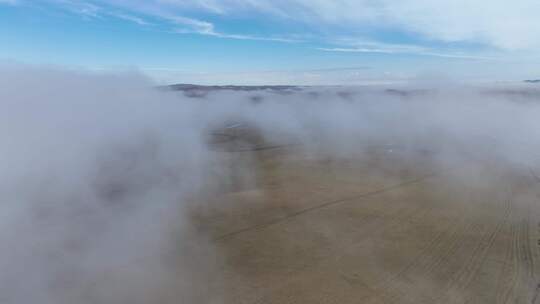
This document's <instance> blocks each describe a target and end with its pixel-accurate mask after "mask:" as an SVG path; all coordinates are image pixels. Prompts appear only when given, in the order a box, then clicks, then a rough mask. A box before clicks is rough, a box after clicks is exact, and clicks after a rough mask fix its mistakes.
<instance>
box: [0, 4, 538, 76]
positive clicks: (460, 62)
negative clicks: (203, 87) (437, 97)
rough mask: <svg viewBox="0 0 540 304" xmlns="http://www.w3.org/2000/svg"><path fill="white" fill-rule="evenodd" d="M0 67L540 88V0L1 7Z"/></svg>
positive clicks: (12, 5)
mask: <svg viewBox="0 0 540 304" xmlns="http://www.w3.org/2000/svg"><path fill="white" fill-rule="evenodd" d="M0 61H2V62H15V63H25V64H37V65H52V66H61V67H69V68H84V69H88V70H93V71H94V70H95V71H111V70H129V71H131V70H134V71H138V72H141V73H144V74H146V75H149V76H150V77H151V78H152V79H154V80H155V81H156V82H159V83H179V82H187V83H200V84H326V85H333V84H338V85H339V84H373V83H388V82H399V81H404V80H407V81H408V80H410V79H421V80H422V79H431V78H434V77H447V78H450V79H454V80H463V81H521V80H523V79H536V78H540V1H538V0H515V1H511V2H510V1H507V0H468V1H466V0H431V1H427V0H399V1H397V0H288V1H285V0H146V1H143V0H107V1H105V0H0Z"/></svg>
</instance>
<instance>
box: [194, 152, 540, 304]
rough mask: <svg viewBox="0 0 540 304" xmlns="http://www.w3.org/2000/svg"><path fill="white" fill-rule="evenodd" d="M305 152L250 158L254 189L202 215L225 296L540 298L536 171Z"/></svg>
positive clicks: (233, 299) (283, 299) (425, 155)
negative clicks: (216, 254)
mask: <svg viewBox="0 0 540 304" xmlns="http://www.w3.org/2000/svg"><path fill="white" fill-rule="evenodd" d="M300 150H301V149H297V148H296V147H294V146H293V147H285V148H283V149H276V150H261V151H256V152H254V154H251V153H250V157H251V158H253V155H255V159H256V161H257V162H258V169H257V174H256V180H257V182H256V186H253V187H250V188H247V189H237V190H235V191H232V192H228V193H224V194H222V195H218V196H216V197H215V199H212V201H211V202H209V203H210V204H209V205H210V206H214V207H213V208H212V209H211V210H205V211H204V212H201V213H200V214H198V215H197V216H196V223H197V225H198V227H199V229H200V230H201V231H203V232H204V233H205V234H207V235H208V236H209V238H211V239H212V240H213V242H214V243H215V244H216V246H217V247H218V250H219V252H220V254H221V255H222V256H223V261H221V262H220V263H221V264H220V270H219V275H218V276H219V278H220V279H219V280H220V284H221V285H222V288H221V289H220V290H221V291H220V293H222V295H220V298H221V299H224V302H225V303H285V304H286V303H339V304H347V303H411V304H413V303H414V304H418V303H540V295H539V293H540V285H539V283H540V278H539V277H538V275H539V270H540V269H539V266H540V240H539V239H540V202H539V201H540V199H539V193H540V191H539V190H540V184H539V182H538V180H537V177H535V175H536V174H535V170H534V169H532V168H528V167H522V166H518V165H515V166H511V165H502V164H501V163H498V162H497V161H493V160H492V161H488V160H486V161H482V160H480V161H479V160H471V161H470V162H468V161H464V162H463V163H460V162H454V163H452V164H451V165H448V166H445V165H434V160H433V155H432V154H430V153H429V152H426V151H416V152H414V151H413V152H412V153H411V152H410V151H409V152H407V153H406V155H405V153H401V152H400V150H399V149H397V150H396V149H388V148H384V147H380V148H374V149H372V150H371V151H369V152H368V153H367V154H365V155H364V156H362V157H358V158H351V159H317V158H312V157H308V156H306V155H304V154H303V153H302V152H301V151H300ZM234 153H245V152H234ZM248 153H249V152H248ZM236 155H238V154H236ZM235 157H238V156H235ZM240 157H241V156H240Z"/></svg>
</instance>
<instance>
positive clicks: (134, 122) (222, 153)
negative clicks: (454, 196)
mask: <svg viewBox="0 0 540 304" xmlns="http://www.w3.org/2000/svg"><path fill="white" fill-rule="evenodd" d="M0 83H1V87H0V103H1V107H2V110H1V111H0V140H1V143H2V149H1V151H0V199H1V200H0V201H1V202H0V226H1V227H0V244H1V247H0V248H1V250H0V303H6V304H14V303H17V304H20V303H44V304H62V303H81V304H84V303H132V304H137V303H219V302H220V299H219V297H214V295H216V294H218V293H217V292H213V291H214V290H215V289H219V270H218V269H217V267H216V266H215V265H216V264H217V263H218V261H219V259H220V253H219V250H217V249H215V247H214V246H213V244H212V240H211V239H210V238H209V237H207V236H205V235H204V234H203V233H199V232H197V230H196V229H195V228H194V227H193V225H192V223H191V222H190V220H189V217H188V216H186V215H185V214H186V213H187V212H188V211H187V209H189V208H191V203H188V202H193V201H204V198H205V196H209V195H212V193H217V192H220V191H221V192H223V191H233V190H234V189H232V187H233V186H231V183H229V182H228V181H229V180H231V179H235V181H236V183H238V181H240V182H241V183H256V181H254V179H252V178H250V177H251V176H252V175H253V174H254V173H253V170H255V169H254V166H256V165H255V164H254V163H255V162H256V159H252V160H251V161H249V159H250V158H249V155H250V153H256V152H250V150H257V149H265V148H268V147H276V148H279V147H280V146H287V145H294V146H295V147H297V148H298V150H300V151H302V152H303V153H305V154H306V155H307V156H306V157H313V158H321V159H328V158H330V159H332V158H336V159H338V158H352V157H354V158H356V159H358V161H361V159H362V155H363V153H364V152H365V151H366V149H367V148H368V147H373V146H381V147H388V150H392V149H400V151H402V152H403V151H405V152H403V153H408V152H407V151H410V152H413V151H417V150H425V151H430V153H433V155H435V157H434V160H433V162H434V163H433V166H441V167H452V164H454V163H456V162H460V161H462V160H463V159H467V160H468V161H469V162H470V160H471V159H476V160H478V161H482V160H488V159H489V160H496V161H498V162H504V163H507V164H509V165H511V166H518V167H520V166H522V167H523V168H532V169H531V170H536V168H537V167H538V165H539V156H540V119H539V117H540V93H538V92H539V91H540V89H535V86H534V85H532V84H531V85H528V86H511V87H510V86H501V85H498V86H493V87H488V86H483V87H468V86H463V85H457V84H452V83H436V84H434V83H430V84H423V83H414V84H409V85H401V86H399V87H382V86H377V87H326V88H323V87H319V88H317V87H306V88H301V89H298V90H297V89H291V90H284V91H279V92H272V91H250V92H241V91H211V92H208V93H207V94H203V95H202V96H197V98H192V97H189V96H186V95H185V94H184V93H183V92H181V91H170V90H164V89H163V88H156V87H155V86H154V84H153V83H151V82H150V81H148V80H147V79H145V78H144V77H143V76H140V75H133V74H115V75H112V74H107V75H105V74H103V75H102V74H99V75H98V74H92V73H88V72H81V71H73V70H61V69H50V68H39V67H28V66H3V67H0ZM188 95H189V94H188ZM231 130H232V131H231ZM234 130H243V131H242V132H245V131H246V130H248V132H247V133H249V134H248V135H246V138H245V139H244V142H239V143H237V144H235V145H230V146H220V145H219V144H218V143H219V142H220V140H221V141H227V140H226V139H227V137H228V136H231V132H233V133H234V132H236V131H234ZM220 136H221V137H220ZM220 138H221V139H220ZM223 138H225V139H224V140H223ZM235 149H240V150H242V151H243V153H245V155H247V156H245V157H244V158H242V159H243V161H242V162H238V161H237V160H235V159H234V158H231V157H229V155H230V154H231V153H235ZM237 152H238V151H237ZM237 186H238V185H234V187H237ZM194 198H196V199H194Z"/></svg>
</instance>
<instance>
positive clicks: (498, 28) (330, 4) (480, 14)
mask: <svg viewBox="0 0 540 304" xmlns="http://www.w3.org/2000/svg"><path fill="white" fill-rule="evenodd" d="M17 1H18V0H0V3H8V4H14V3H16V2H17ZM46 1H48V2H56V3H61V4H63V5H64V6H66V7H68V8H69V9H71V10H72V11H74V12H78V13H80V14H83V15H86V16H90V17H95V16H96V15H97V14H98V13H99V12H100V8H104V9H105V8H112V9H117V10H119V11H122V14H124V16H133V15H138V16H148V17H152V18H161V19H164V20H167V21H168V22H170V23H173V24H177V25H178V24H181V25H183V26H185V27H186V29H184V30H185V31H191V32H196V33H199V34H204V35H210V36H215V37H221V38H231V39H252V38H253V37H252V36H250V35H244V34H238V33H234V34H225V33H222V32H220V31H218V30H216V29H215V26H214V24H213V23H212V22H210V21H208V20H202V19H201V17H200V16H201V12H202V13H204V14H202V15H205V14H213V15H227V16H229V15H233V16H235V17H237V16H239V17H249V18H253V17H254V16H257V17H258V16H260V17H261V18H278V19H279V18H282V19H284V20H286V21H287V22H291V23H292V24H294V23H301V24H302V25H303V26H302V28H303V29H305V32H306V33H308V32H310V33H325V35H335V36H338V35H340V34H343V33H348V34H361V33H365V32H366V31H367V32H370V31H371V32H373V31H376V30H390V31H397V32H404V33H408V34H410V35H412V36H415V37H417V38H420V40H428V41H430V40H432V41H436V42H443V43H453V42H467V43H473V44H481V45H487V46H490V47H492V48H497V49H504V50H520V49H521V50H538V49H540V18H539V17H538V14H539V13H538V12H540V1H538V0H514V1H511V2H509V1H508V0H431V1H428V0H399V1H396V0H107V1H106V0H84V1H83V0H46ZM120 18H122V17H120ZM135 18H139V19H135ZM123 19H125V20H127V21H131V22H136V23H139V24H141V25H145V22H144V20H143V19H142V18H141V17H128V18H123ZM285 31H286V30H285ZM274 34H275V35H276V36H279V35H281V36H284V35H285V36H286V34H287V33H283V32H282V33H274ZM268 40H276V41H280V40H283V39H281V38H279V39H273V38H272V39H268ZM285 40H286V39H285Z"/></svg>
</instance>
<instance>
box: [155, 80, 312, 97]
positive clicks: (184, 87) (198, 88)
mask: <svg viewBox="0 0 540 304" xmlns="http://www.w3.org/2000/svg"><path fill="white" fill-rule="evenodd" d="M160 88H162V89H166V90H172V91H182V92H184V94H186V95H187V96H190V97H202V96H205V95H206V94H208V93H209V92H213V91H243V92H256V91H270V92H274V93H289V92H292V91H300V90H302V88H301V87H299V86H291V85H264V86H244V85H242V86H236V85H211V86H205V85H196V84H184V83H181V84H173V85H168V86H163V87H160Z"/></svg>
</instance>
